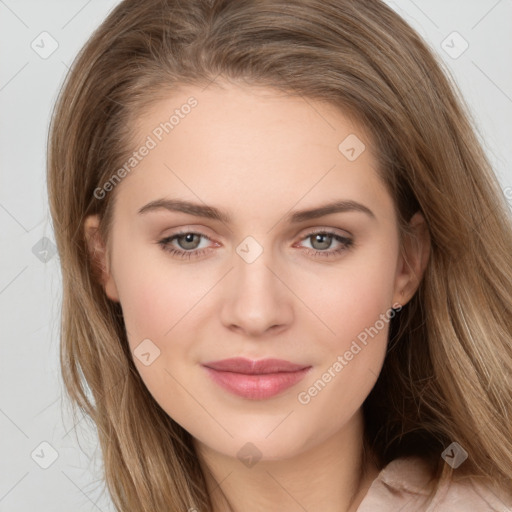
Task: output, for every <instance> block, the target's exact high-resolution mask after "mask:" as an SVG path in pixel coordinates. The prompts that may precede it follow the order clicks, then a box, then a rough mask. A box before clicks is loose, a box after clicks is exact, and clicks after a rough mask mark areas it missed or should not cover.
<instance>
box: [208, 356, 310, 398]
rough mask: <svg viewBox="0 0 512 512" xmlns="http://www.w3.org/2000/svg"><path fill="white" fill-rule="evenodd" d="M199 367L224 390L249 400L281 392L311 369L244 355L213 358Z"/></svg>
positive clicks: (277, 360) (278, 360) (287, 362)
mask: <svg viewBox="0 0 512 512" xmlns="http://www.w3.org/2000/svg"><path fill="white" fill-rule="evenodd" d="M202 366H203V368H204V369H205V370H206V372H207V373H208V375H209V377H210V378H211V379H212V380H213V381H214V382H215V383H216V384H218V385H219V386H220V387H222V388H223V389H224V390H227V391H229V392H231V393H233V394H235V395H237V396H240V397H242V398H247V399H250V400H263V399H266V398H271V397H273V396H276V395H278V394H280V393H282V392H283V391H285V390H286V389H288V388H290V387H292V386H294V385H295V384H297V383H298V382H299V381H301V380H302V379H303V378H304V377H305V376H306V374H307V373H308V372H309V370H310V369H311V368H312V367H311V366H305V365H300V364H295V363H291V362H289V361H284V360H282V359H261V360H257V361H254V360H250V359H244V358H232V359H224V360H222V361H213V362H209V363H204V364H203V365H202Z"/></svg>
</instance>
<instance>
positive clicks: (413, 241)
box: [393, 212, 431, 306]
mask: <svg viewBox="0 0 512 512" xmlns="http://www.w3.org/2000/svg"><path fill="white" fill-rule="evenodd" d="M409 228H410V234H409V233H408V234H405V235H404V238H403V241H402V247H401V254H400V257H399V261H398V266H397V273H396V279H395V293H394V297H393V300H394V302H393V303H394V304H395V303H398V304H401V305H402V306H403V305H405V304H406V303H407V302H409V301H410V300H411V298H412V297H413V295H414V294H415V293H416V290H417V289H418V287H419V285H420V282H421V279H422V277H423V274H424V272H425V269H426V267H427V264H428V260H429V256H430V243H431V242H430V234H429V231H428V227H427V223H426V221H425V218H424V217H423V215H422V214H421V213H420V212H416V213H415V214H414V215H413V216H412V218H411V220H410V221H409Z"/></svg>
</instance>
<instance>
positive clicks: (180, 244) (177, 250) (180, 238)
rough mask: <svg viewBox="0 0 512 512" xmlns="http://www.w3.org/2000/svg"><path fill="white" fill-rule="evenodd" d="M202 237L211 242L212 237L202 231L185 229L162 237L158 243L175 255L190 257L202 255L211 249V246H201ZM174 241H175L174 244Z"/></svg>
mask: <svg viewBox="0 0 512 512" xmlns="http://www.w3.org/2000/svg"><path fill="white" fill-rule="evenodd" d="M201 239H205V240H208V241H210V242H211V239H210V238H209V237H207V236H206V235H204V234H202V233H195V232H193V231H183V232H181V233H176V234H174V235H172V236H168V237H166V238H162V240H159V241H158V244H159V245H160V246H161V247H162V249H163V250H164V251H166V252H169V253H170V254H172V255H173V256H176V257H178V258H188V259H190V258H192V257H198V256H201V255H203V254H204V253H205V252H207V251H209V250H210V249H211V248H210V247H202V248H199V246H200V243H201ZM173 242H175V244H174V245H173Z"/></svg>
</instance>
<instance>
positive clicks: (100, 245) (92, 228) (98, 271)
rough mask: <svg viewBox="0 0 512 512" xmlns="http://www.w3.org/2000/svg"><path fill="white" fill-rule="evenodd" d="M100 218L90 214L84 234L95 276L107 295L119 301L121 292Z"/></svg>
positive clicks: (86, 220) (85, 223)
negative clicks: (104, 238)
mask: <svg viewBox="0 0 512 512" xmlns="http://www.w3.org/2000/svg"><path fill="white" fill-rule="evenodd" d="M99 225H100V218H99V216H98V215H90V216H89V217H87V218H86V219H85V222H84V236H85V240H86V243H87V248H88V251H89V256H90V259H91V266H92V268H93V270H94V276H95V278H96V279H97V280H98V281H99V282H100V284H101V286H102V287H103V289H104V290H105V294H106V295H107V297H108V298H109V299H111V300H113V301H116V302H119V294H118V292H117V287H116V284H115V281H114V277H113V276H112V273H111V270H110V262H109V258H108V251H107V246H106V244H105V242H104V241H103V238H102V236H101V233H100V230H99Z"/></svg>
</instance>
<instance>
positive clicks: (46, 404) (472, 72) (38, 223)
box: [0, 0, 512, 512]
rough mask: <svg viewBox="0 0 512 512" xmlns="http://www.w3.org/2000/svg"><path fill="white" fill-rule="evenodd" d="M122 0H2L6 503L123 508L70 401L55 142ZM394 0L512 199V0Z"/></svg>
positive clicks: (1, 503) (1, 463) (2, 501)
mask: <svg viewBox="0 0 512 512" xmlns="http://www.w3.org/2000/svg"><path fill="white" fill-rule="evenodd" d="M117 3H118V2H117V1H115V0H88V1H87V0H45V1H41V0H0V109H1V116H0V233H1V252H0V311H1V348H2V354H1V357H0V365H1V366H0V390H1V391H0V433H1V435H0V512H22V511H23V512H27V511H34V510H38V511H40V512H46V511H52V512H60V511H62V512H69V511H73V512H88V511H98V510H101V511H104V512H108V511H113V510H114V508H113V506H112V504H111V503H110V500H109V499H108V496H105V495H104V494H102V493H101V490H102V485H101V482H100V481H99V480H98V478H99V475H100V471H99V470H100V467H101V455H100V453H99V447H98V444H97V438H96V437H95V434H94V429H93V428H92V426H91V425H90V424H89V423H88V422H87V420H82V421H81V422H80V423H79V425H78V427H77V428H73V424H72V421H71V417H70V415H69V414H68V413H67V412H66V411H67V409H66V408H65V407H63V404H62V403H61V397H62V384H61V380H60V370H59V366H58V361H59V359H58V350H59V347H58V343H59V338H58V331H59V311H60V297H61V293H60V286H61V281H60V273H59V260H58V256H57V255H55V254H54V253H53V251H54V245H53V242H54V238H53V234H52V230H51V224H50V221H49V215H48V208H47V200H46V185H45V151H46V147H45V144H46V137H47V130H48V122H49V116H50V112H51V109H52V106H53V103H54V101H55V98H56V94H57V91H58V89H59V87H60V85H61V84H62V81H63V78H64V75H65V73H66V71H67V69H68V67H69V66H70V64H71V62H72V60H73V58H74V56H75V55H76V53H77V51H78V50H79V48H80V47H81V46H82V45H83V43H84V42H85V41H86V39H87V38H88V36H89V35H90V34H91V33H92V31H93V30H94V29H95V28H96V27H97V26H98V25H99V24H100V23H101V21H102V20H103V19H104V17H105V16H106V14H107V13H108V12H109V11H110V10H111V9H112V8H113V7H114V6H115V5H116V4H117ZM387 3H388V4H390V5H391V6H392V7H393V8H394V9H395V10H397V11H398V12H399V13H400V14H401V15H402V16H403V17H404V18H405V19H406V20H408V21H409V22H410V23H411V24H412V25H413V26H414V27H415V28H416V29H417V30H418V31H419V32H420V34H421V35H422V36H423V37H424V38H425V39H426V40H427V41H428V42H429V43H430V44H431V46H432V47H433V48H434V50H435V51H436V52H437V53H438V54H439V55H441V57H442V58H443V60H444V62H445V63H446V66H447V67H448V69H449V70H450V72H451V74H452V75H453V77H454V80H455V81H456V82H457V83H458V85H459V87H460V88H461V90H462V93H463V96H464V97H465V99H466V101H467V103H468V104H469V107H470V109H471V113H472V115H473V118H474V121H475V124H476V127H477V130H478V132H479V134H480V138H481V140H482V143H483V144H484V147H485V148H486V151H487V153H488V155H489V157H490V159H491V162H492V163H493V165H494V167H495V171H496V174H497V175H498V178H499V180H500V182H501V184H502V187H503V191H504V194H505V195H506V197H507V198H508V199H509V203H511V204H512V167H511V164H510V162H511V161H512V143H511V126H512V66H511V62H512V59H511V56H512V36H511V30H510V24H511V23H510V22H511V21H512V0H499V1H498V0H469V1H468V0H428V1H427V0H417V1H416V2H413V1H411V0H394V1H388V2H387ZM43 32H47V33H48V34H49V35H45V34H43V35H41V33H43ZM453 32H457V33H458V34H455V35H454V34H453ZM443 41H444V43H443ZM56 44H58V47H57V48H56V49H55V50H54V51H53V53H52V54H51V55H47V54H48V53H50V52H51V50H53V46H55V45H56ZM466 44H467V45H468V48H467V49H466V51H464V52H463V53H461V51H462V50H463V49H464V47H465V46H466ZM45 52H46V53H45ZM460 53H461V54H460ZM459 54H460V55H459ZM77 437H78V438H79V440H80V444H79V443H78V442H77ZM41 443H49V444H42V445H41ZM55 456H56V457H57V458H56V459H55V460H54V461H53V458H55ZM46 465H48V467H47V469H44V468H43V467H41V466H46Z"/></svg>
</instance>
